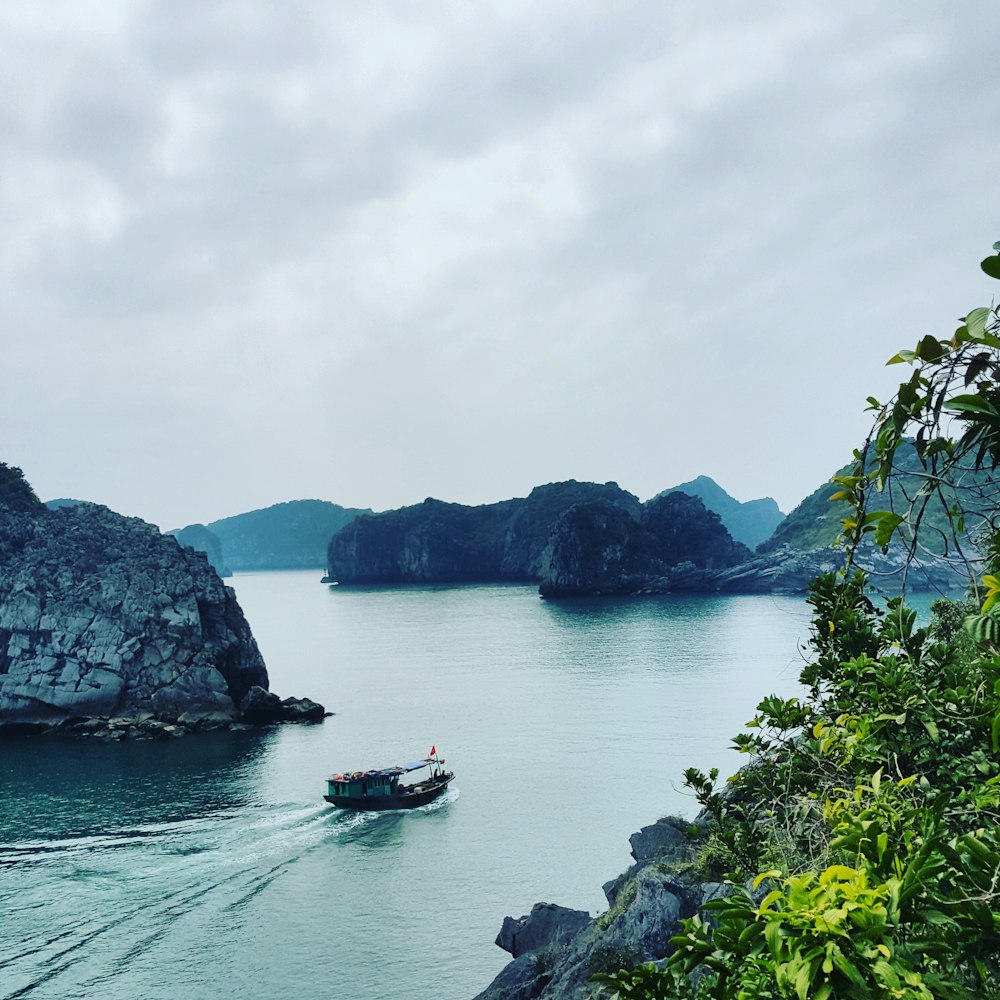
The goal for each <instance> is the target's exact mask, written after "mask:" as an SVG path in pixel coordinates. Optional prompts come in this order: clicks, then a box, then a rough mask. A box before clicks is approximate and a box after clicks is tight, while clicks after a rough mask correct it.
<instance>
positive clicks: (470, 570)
mask: <svg viewBox="0 0 1000 1000" xmlns="http://www.w3.org/2000/svg"><path fill="white" fill-rule="evenodd" d="M595 501H605V502H607V503H609V504H611V505H615V506H619V507H622V508H623V509H626V510H635V511H636V515H638V511H639V510H640V508H641V504H640V503H639V501H638V499H637V498H636V497H634V496H632V494H631V493H626V492H625V491H624V490H623V489H620V488H619V487H618V486H617V485H616V484H615V483H605V484H604V485H599V484H597V483H578V482H575V481H573V480H570V481H569V482H565V483H550V484H549V485H547V486H538V487H536V488H535V489H534V490H532V491H531V494H530V496H528V497H525V498H523V499H515V500H505V501H502V502H501V503H495V504H485V505H483V506H479V507H468V506H465V505H463V504H456V503H444V502H443V501H441V500H434V499H427V500H425V501H424V502H423V503H422V504H417V505H415V506H413V507H403V508H401V509H400V510H393V511H387V512H386V513H383V514H374V515H368V516H362V517H359V518H358V519H357V520H355V521H353V522H352V523H351V524H349V525H347V527H345V528H343V529H342V530H341V531H340V532H338V533H337V534H336V535H335V536H334V537H333V539H332V540H331V541H330V546H329V550H328V554H327V577H326V579H327V580H329V581H330V582H339V583H459V582H479V581H492V580H509V581H521V582H528V581H536V580H538V579H539V574H540V571H541V559H542V551H543V549H544V547H545V545H546V543H547V542H548V539H549V536H550V535H551V532H552V528H553V526H554V524H555V522H556V521H557V520H558V518H559V517H560V516H561V515H562V514H563V513H564V512H565V511H566V510H567V509H569V508H570V507H572V506H573V505H574V504H577V503H583V502H595Z"/></svg>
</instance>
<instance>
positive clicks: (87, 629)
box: [0, 504, 268, 725]
mask: <svg viewBox="0 0 1000 1000" xmlns="http://www.w3.org/2000/svg"><path fill="white" fill-rule="evenodd" d="M255 685H257V686H260V687H263V688H266V687H267V685H268V678H267V670H266V669H265V666H264V661H263V659H262V658H261V655H260V653H259V651H258V649H257V644H256V642H255V641H254V638H253V635H252V634H251V632H250V627H249V625H248V624H247V622H246V619H245V618H244V616H243V612H242V611H241V610H240V607H239V605H238V604H237V602H236V596H235V594H234V592H233V591H232V590H231V589H229V588H227V587H225V586H224V585H223V584H222V582H221V580H220V579H219V577H218V575H217V574H216V573H215V572H214V570H212V569H211V567H210V566H209V564H208V561H207V560H206V558H205V555H204V554H203V553H200V552H194V551H193V550H191V549H186V548H183V547H182V546H180V545H179V544H178V543H177V541H176V540H175V539H174V538H172V537H170V536H166V535H161V534H160V532H159V531H158V530H157V529H156V527H154V526H153V525H150V524H147V523H145V522H144V521H141V520H139V519H137V518H126V517H122V516H121V515H118V514H115V513H113V512H112V511H110V510H108V509H107V508H105V507H99V506H96V505H93V504H80V505H78V506H75V507H68V508H63V509H59V510H54V511H48V510H42V511H37V512H34V513H23V512H22V513H15V512H13V511H11V510H10V509H8V508H6V507H0V725H49V724H53V723H58V722H60V721H64V720H67V719H73V718H79V717H88V718H95V717H96V718H115V719H122V718H125V719H128V718H136V719H139V718H143V719H147V720H148V719H149V718H150V717H152V718H153V719H155V720H159V721H162V722H176V721H180V722H181V723H182V724H186V725H192V724H198V723H206V724H223V723H225V722H227V721H230V720H233V719H235V718H236V717H237V714H238V706H239V704H240V702H241V701H242V700H243V698H244V697H245V696H246V694H247V692H248V691H249V690H250V689H251V687H253V686H255Z"/></svg>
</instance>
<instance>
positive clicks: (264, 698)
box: [240, 685, 328, 725]
mask: <svg viewBox="0 0 1000 1000" xmlns="http://www.w3.org/2000/svg"><path fill="white" fill-rule="evenodd" d="M327 714H328V713H327V712H326V711H325V710H324V708H323V706H322V705H320V704H319V702H315V701H312V700H311V699H309V698H279V697H278V696H277V695H276V694H273V693H272V692H270V691H267V690H266V689H264V688H262V687H257V686H256V685H255V686H254V687H252V688H250V690H249V691H248V692H247V693H246V695H245V696H244V698H243V700H242V701H241V702H240V721H241V722H247V723H250V724H251V725H262V724H264V723H268V722H322V721H323V719H324V717H325V716H326V715H327Z"/></svg>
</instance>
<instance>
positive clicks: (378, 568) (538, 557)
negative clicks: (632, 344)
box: [324, 445, 974, 598]
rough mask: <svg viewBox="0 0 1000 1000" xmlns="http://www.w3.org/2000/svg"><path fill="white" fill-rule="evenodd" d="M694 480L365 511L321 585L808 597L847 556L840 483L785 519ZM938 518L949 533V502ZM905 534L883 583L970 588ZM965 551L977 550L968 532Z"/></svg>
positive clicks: (555, 487)
mask: <svg viewBox="0 0 1000 1000" xmlns="http://www.w3.org/2000/svg"><path fill="white" fill-rule="evenodd" d="M899 458H900V462H899V464H900V469H899V472H898V474H897V477H896V480H895V483H894V485H893V487H892V490H890V492H889V493H887V494H886V495H885V497H884V498H883V500H882V503H883V505H885V506H889V505H893V506H894V507H895V508H896V509H902V508H903V507H904V505H905V503H906V497H907V496H908V495H912V494H913V492H915V490H916V489H917V488H918V487H919V485H920V480H919V479H918V461H917V459H916V455H915V452H914V450H913V448H912V445H911V446H907V447H903V448H901V451H900V456H899ZM683 486H684V489H680V488H675V489H672V490H665V491H663V492H661V493H659V494H657V495H656V496H655V497H654V498H653V499H652V500H649V501H647V502H646V503H645V504H643V503H641V502H640V501H639V500H638V498H637V497H635V496H633V495H632V494H631V493H628V492H626V491H625V490H623V489H621V488H620V487H619V486H618V485H617V484H616V483H605V484H597V483H579V482H576V481H574V480H570V481H568V482H564V483H550V484H548V485H546V486H538V487H536V488H535V489H534V490H532V492H531V493H530V494H529V496H527V497H525V498H522V499H512V500H504V501H501V502H499V503H495V504H485V505H482V506H478V507H470V506H465V505H462V504H452V503H446V502H444V501H441V500H435V499H427V500H425V501H424V502H423V503H422V504H416V505H414V506H411V507H403V508H400V509H399V510H395V511H387V512H385V513H381V514H365V515H362V516H359V517H357V518H356V519H355V520H353V521H351V522H350V523H349V524H348V525H346V526H345V527H344V528H342V529H341V530H340V531H339V532H338V533H337V534H336V535H334V537H333V538H332V539H331V541H330V544H329V548H328V553H327V575H326V577H324V581H325V582H330V583H340V584H360V583H365V584H406V583H462V582H482V581H518V582H531V583H537V584H538V586H539V593H540V594H541V595H542V596H543V597H549V598H556V597H571V596H580V595H587V594H657V593H672V592H681V591H686V592H703V593H748V594H756V593H800V592H804V591H805V590H806V588H807V586H808V584H809V581H810V580H812V579H814V578H815V577H816V576H817V574H819V573H822V572H828V571H831V570H834V569H836V568H837V567H838V566H839V565H840V564H841V561H842V556H841V554H840V552H839V550H838V549H836V548H835V547H834V544H835V542H836V539H837V536H838V534H839V531H840V520H841V518H842V517H843V516H844V513H843V511H842V509H841V508H842V505H841V504H839V503H837V502H836V501H834V502H831V499H830V498H831V497H832V496H833V495H834V494H835V493H836V491H837V487H836V486H835V485H834V484H833V483H832V482H831V481H830V480H828V481H827V482H825V483H824V484H822V485H821V486H819V487H817V489H816V490H815V491H814V492H813V493H812V494H810V495H809V496H808V497H806V498H805V500H803V501H802V503H800V504H799V505H798V506H797V507H796V508H795V509H794V510H793V511H792V512H791V513H790V514H789V515H788V516H787V517H784V516H782V514H781V511H780V510H779V509H778V506H777V504H776V503H775V502H774V501H773V500H772V499H770V498H765V499H762V500H753V501H749V502H747V503H740V501H738V500H736V499H734V498H733V497H731V496H730V495H729V494H728V493H726V491H725V490H723V489H722V487H720V486H719V485H718V484H717V483H716V482H715V481H714V480H712V479H710V478H708V477H707V476H699V477H698V478H697V479H695V480H692V481H691V482H690V483H686V484H683ZM685 490H691V492H690V493H688V492H685ZM695 494H697V495H695ZM953 499H954V498H953ZM949 502H951V501H949ZM927 517H928V518H929V519H930V520H929V523H931V524H934V525H937V526H938V527H939V529H940V530H939V536H940V537H941V538H942V539H943V538H945V525H946V523H947V520H948V517H947V513H946V511H945V508H944V507H942V509H941V510H935V511H932V512H930V513H929V514H928V515H927ZM769 529H770V530H769ZM765 532H766V533H767V535H766V537H764V538H763V539H762V540H761V541H760V542H759V543H758V544H757V546H756V551H755V552H754V551H752V550H751V548H750V547H749V546H748V545H747V544H746V543H745V542H743V541H741V540H740V539H739V538H738V537H736V536H737V534H739V535H741V536H742V537H743V538H749V539H750V540H751V541H752V540H754V539H755V538H760V537H761V536H762V535H764V534H765ZM905 538H906V535H905V532H904V533H903V535H902V536H901V540H900V541H896V542H894V544H893V546H892V547H891V548H890V549H889V550H888V551H887V552H884V553H883V552H881V551H879V550H878V549H877V548H875V547H874V546H873V545H871V544H868V545H867V546H865V547H863V548H862V550H861V551H860V553H859V560H860V564H862V565H864V566H865V567H866V568H868V569H869V570H871V571H872V572H873V573H874V574H876V577H877V581H885V582H888V581H889V580H891V579H892V578H894V577H896V578H898V575H899V574H900V573H902V572H903V568H904V565H905V566H906V567H907V573H908V577H907V584H908V586H909V587H910V588H911V589H916V590H920V589H936V590H941V591H948V590H953V589H954V588H955V587H957V586H961V585H962V581H963V579H964V577H963V575H962V569H961V568H960V567H958V566H954V565H951V564H949V563H948V562H947V561H944V560H941V559H939V558H936V556H937V555H940V554H941V552H943V551H944V547H943V546H942V548H941V552H938V553H935V552H934V551H933V550H928V551H926V552H922V553H920V554H919V556H918V557H917V558H915V559H908V558H907V553H906V548H905ZM968 547H969V549H970V550H972V549H973V548H974V546H972V545H971V540H970V542H969V543H968ZM897 582H898V580H897Z"/></svg>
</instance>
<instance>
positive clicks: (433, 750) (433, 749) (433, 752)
mask: <svg viewBox="0 0 1000 1000" xmlns="http://www.w3.org/2000/svg"><path fill="white" fill-rule="evenodd" d="M436 753H437V747H431V756H432V757H433V756H434V755H435V754H436Z"/></svg>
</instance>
